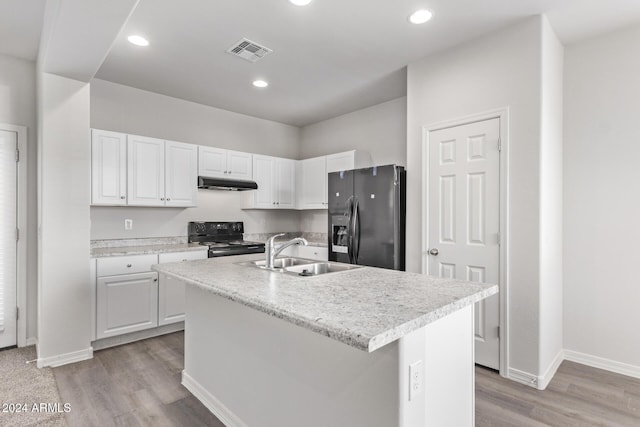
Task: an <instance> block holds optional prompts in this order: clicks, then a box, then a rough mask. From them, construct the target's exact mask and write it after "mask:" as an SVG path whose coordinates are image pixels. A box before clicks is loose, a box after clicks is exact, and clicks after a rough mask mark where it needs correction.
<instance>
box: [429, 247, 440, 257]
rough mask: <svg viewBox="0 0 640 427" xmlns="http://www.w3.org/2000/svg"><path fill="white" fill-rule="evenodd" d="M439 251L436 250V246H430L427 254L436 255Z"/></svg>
mask: <svg viewBox="0 0 640 427" xmlns="http://www.w3.org/2000/svg"><path fill="white" fill-rule="evenodd" d="M439 253H440V252H439V251H438V248H432V249H430V250H429V255H433V256H436V255H438V254H439Z"/></svg>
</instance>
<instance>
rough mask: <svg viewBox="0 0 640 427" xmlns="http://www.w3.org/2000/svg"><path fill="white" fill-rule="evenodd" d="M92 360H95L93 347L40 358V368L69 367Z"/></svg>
mask: <svg viewBox="0 0 640 427" xmlns="http://www.w3.org/2000/svg"><path fill="white" fill-rule="evenodd" d="M91 358H93V347H89V348H86V349H84V350H79V351H74V352H71V353H65V354H59V355H56V356H51V357H42V358H39V359H38V368H46V367H50V368H55V367H56V366H62V365H68V364H69V363H76V362H81V361H83V360H88V359H91Z"/></svg>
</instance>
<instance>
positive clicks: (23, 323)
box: [0, 123, 35, 347]
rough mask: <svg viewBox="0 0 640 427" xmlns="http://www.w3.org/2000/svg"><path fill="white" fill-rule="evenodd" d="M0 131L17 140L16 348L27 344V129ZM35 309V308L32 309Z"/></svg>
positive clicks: (7, 126)
mask: <svg viewBox="0 0 640 427" xmlns="http://www.w3.org/2000/svg"><path fill="white" fill-rule="evenodd" d="M0 130H4V131H8V132H15V133H16V134H17V138H18V141H17V142H18V152H19V153H20V154H19V156H20V157H19V161H18V164H17V166H18V177H17V178H18V199H17V200H16V203H17V209H18V216H17V225H18V230H19V233H20V238H19V239H18V244H17V248H16V249H17V254H16V255H17V257H18V263H17V264H18V265H17V283H16V305H17V307H18V312H19V317H18V330H17V331H16V338H17V344H18V347H24V346H26V345H28V343H27V316H28V313H27V242H28V236H29V229H28V228H27V179H28V178H27V128H26V126H16V125H10V124H6V123H0ZM34 308H35V307H34Z"/></svg>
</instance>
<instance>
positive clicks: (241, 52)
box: [227, 39, 273, 62]
mask: <svg viewBox="0 0 640 427" xmlns="http://www.w3.org/2000/svg"><path fill="white" fill-rule="evenodd" d="M271 52H273V51H272V50H271V49H269V48H268V47H264V46H260V45H259V44H258V43H255V42H252V41H251V40H248V39H242V40H240V41H239V42H238V43H235V44H234V45H233V46H231V47H230V48H229V49H227V53H230V54H232V55H235V56H239V57H240V58H242V59H246V60H247V61H249V62H256V61H257V60H259V59H262V58H264V57H265V56H267V55H268V54H270V53H271Z"/></svg>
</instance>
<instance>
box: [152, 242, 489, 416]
mask: <svg viewBox="0 0 640 427" xmlns="http://www.w3.org/2000/svg"><path fill="white" fill-rule="evenodd" d="M260 259H263V257H260V256H257V255H255V254H254V255H242V256H233V257H222V258H209V259H206V260H198V261H191V262H183V263H170V264H160V265H154V266H153V267H152V268H153V269H154V270H156V271H158V272H159V273H161V274H164V275H168V276H171V277H173V278H176V279H178V280H179V281H181V282H184V283H186V285H182V286H186V299H185V313H186V321H185V322H186V323H185V336H184V342H185V353H184V370H183V372H182V384H183V385H184V386H185V387H186V388H187V389H188V390H189V391H190V392H191V393H192V394H193V395H194V396H195V397H196V398H197V399H198V400H200V401H201V402H202V403H203V404H204V405H205V406H206V407H207V408H208V409H209V410H210V411H211V412H212V413H213V414H215V415H216V416H217V417H218V418H219V419H220V420H221V421H222V423H223V424H224V425H227V426H238V427H244V426H261V427H281V426H305V427H326V426H334V425H335V426H338V425H340V426H350V427H390V426H397V427H415V426H427V425H447V426H448V425H452V426H468V427H471V426H473V425H474V422H475V421H474V414H475V409H474V405H475V403H474V402H475V398H474V393H475V392H474V390H475V387H474V372H475V371H474V340H475V338H474V326H473V325H474V320H473V319H474V311H473V307H474V306H473V304H474V303H475V302H477V301H480V300H482V299H483V298H486V297H489V296H491V295H493V294H495V293H496V292H497V291H498V287H497V286H496V285H488V284H481V283H471V282H464V281H459V280H449V279H438V278H433V277H429V276H425V275H421V274H412V273H405V272H399V271H392V270H384V269H379V268H370V267H361V268H356V269H351V270H346V271H341V272H334V273H327V274H322V275H317V276H310V277H301V276H297V275H293V274H286V273H282V272H274V271H269V270H264V269H260V268H256V267H255V266H248V265H246V264H245V265H242V264H239V263H247V262H249V261H254V260H260ZM178 283H180V282H178Z"/></svg>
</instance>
